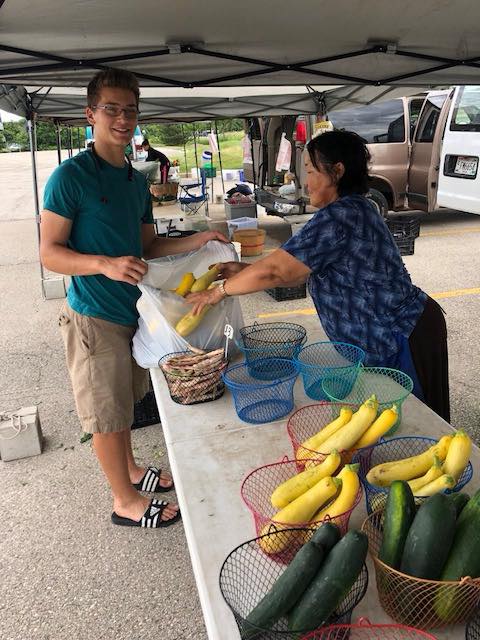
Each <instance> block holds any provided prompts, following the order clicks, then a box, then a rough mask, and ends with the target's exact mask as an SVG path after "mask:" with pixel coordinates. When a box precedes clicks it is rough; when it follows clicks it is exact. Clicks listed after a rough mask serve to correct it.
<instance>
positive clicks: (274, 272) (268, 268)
mask: <svg viewBox="0 0 480 640" xmlns="http://www.w3.org/2000/svg"><path fill="white" fill-rule="evenodd" d="M310 273H311V271H310V269H309V268H308V267H306V266H305V265H304V264H303V263H302V262H300V261H299V260H297V259H296V258H294V257H293V256H291V255H290V254H289V253H288V252H287V251H284V250H283V249H277V250H276V251H274V252H273V253H272V254H271V255H269V256H267V257H266V258H263V259H262V260H259V261H258V262H255V263H254V264H251V265H249V266H247V267H245V268H244V269H242V271H240V272H239V273H237V274H236V275H234V276H232V277H231V278H229V279H228V280H226V282H225V283H224V291H225V293H226V294H227V295H229V296H241V295H244V294H246V293H254V292H255V291H263V290H264V289H270V288H273V287H282V286H283V287H285V286H289V285H290V284H292V283H294V282H295V283H299V282H305V281H306V279H307V278H308V276H309V275H310ZM223 297H224V296H223V294H222V292H221V291H220V290H219V289H218V287H216V288H214V289H209V290H207V291H202V292H201V293H191V294H189V295H188V296H187V297H186V300H187V302H189V303H190V304H192V305H193V313H194V314H197V313H200V311H201V310H202V309H203V307H204V306H205V305H207V304H217V303H218V302H220V300H222V298H223Z"/></svg>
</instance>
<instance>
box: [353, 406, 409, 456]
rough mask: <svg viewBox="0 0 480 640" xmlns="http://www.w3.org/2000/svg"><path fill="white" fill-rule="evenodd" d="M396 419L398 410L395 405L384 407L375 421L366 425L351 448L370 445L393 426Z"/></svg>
mask: <svg viewBox="0 0 480 640" xmlns="http://www.w3.org/2000/svg"><path fill="white" fill-rule="evenodd" d="M397 420H398V410H397V406H396V405H392V406H391V407H390V408H389V409H385V410H384V411H382V413H381V414H380V415H379V416H378V418H377V419H376V420H375V422H374V423H373V424H372V425H371V426H370V427H368V429H367V430H366V431H365V433H364V434H363V436H362V437H361V438H360V440H357V442H356V443H355V444H354V445H353V449H361V448H362V447H370V446H371V445H372V444H375V443H376V442H378V440H380V438H381V437H382V436H384V435H385V434H386V433H387V431H390V429H391V428H392V427H393V425H394V424H395V423H396V421H397Z"/></svg>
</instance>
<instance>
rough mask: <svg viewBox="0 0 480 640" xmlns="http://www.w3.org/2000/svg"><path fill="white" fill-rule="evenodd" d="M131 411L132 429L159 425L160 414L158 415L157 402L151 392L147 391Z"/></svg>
mask: <svg viewBox="0 0 480 640" xmlns="http://www.w3.org/2000/svg"><path fill="white" fill-rule="evenodd" d="M133 411H134V413H133V415H134V417H133V424H132V429H140V428H141V427H149V426H150V425H151V424H159V423H160V414H159V413H158V407H157V401H156V400H155V394H154V392H153V391H148V392H147V394H146V396H145V397H144V398H143V400H140V402H136V403H135V405H134V409H133Z"/></svg>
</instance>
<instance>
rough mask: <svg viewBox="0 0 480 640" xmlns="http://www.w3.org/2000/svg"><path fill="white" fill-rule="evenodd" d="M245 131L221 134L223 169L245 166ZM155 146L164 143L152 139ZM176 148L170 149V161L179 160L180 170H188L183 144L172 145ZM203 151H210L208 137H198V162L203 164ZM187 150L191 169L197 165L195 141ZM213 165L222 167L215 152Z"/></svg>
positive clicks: (159, 147) (220, 145)
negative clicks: (172, 150) (243, 147)
mask: <svg viewBox="0 0 480 640" xmlns="http://www.w3.org/2000/svg"><path fill="white" fill-rule="evenodd" d="M243 136H244V133H243V131H229V132H226V133H220V134H219V136H218V137H219V141H218V142H219V147H220V153H221V156H222V167H223V169H242V168H243V152H242V139H243ZM150 142H151V144H152V146H153V147H155V148H156V149H159V150H160V151H161V150H162V144H161V143H160V142H159V141H157V140H154V139H152V140H150ZM170 148H172V149H175V151H174V152H171V151H169V152H168V157H169V159H170V162H171V161H172V160H178V161H179V163H180V171H181V172H182V173H183V172H185V170H186V167H185V155H184V152H183V146H179V147H170ZM202 151H210V145H209V144H208V139H207V138H197V155H198V163H199V165H200V166H201V165H202ZM186 152H187V169H188V170H190V169H191V168H192V167H195V164H196V163H195V149H194V145H193V142H189V143H188V144H187V145H186ZM213 165H214V166H215V167H217V169H220V162H219V158H218V154H215V153H214V154H213Z"/></svg>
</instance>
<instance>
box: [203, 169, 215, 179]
mask: <svg viewBox="0 0 480 640" xmlns="http://www.w3.org/2000/svg"><path fill="white" fill-rule="evenodd" d="M204 171H205V177H206V178H216V177H217V169H216V168H215V167H205V168H204Z"/></svg>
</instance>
